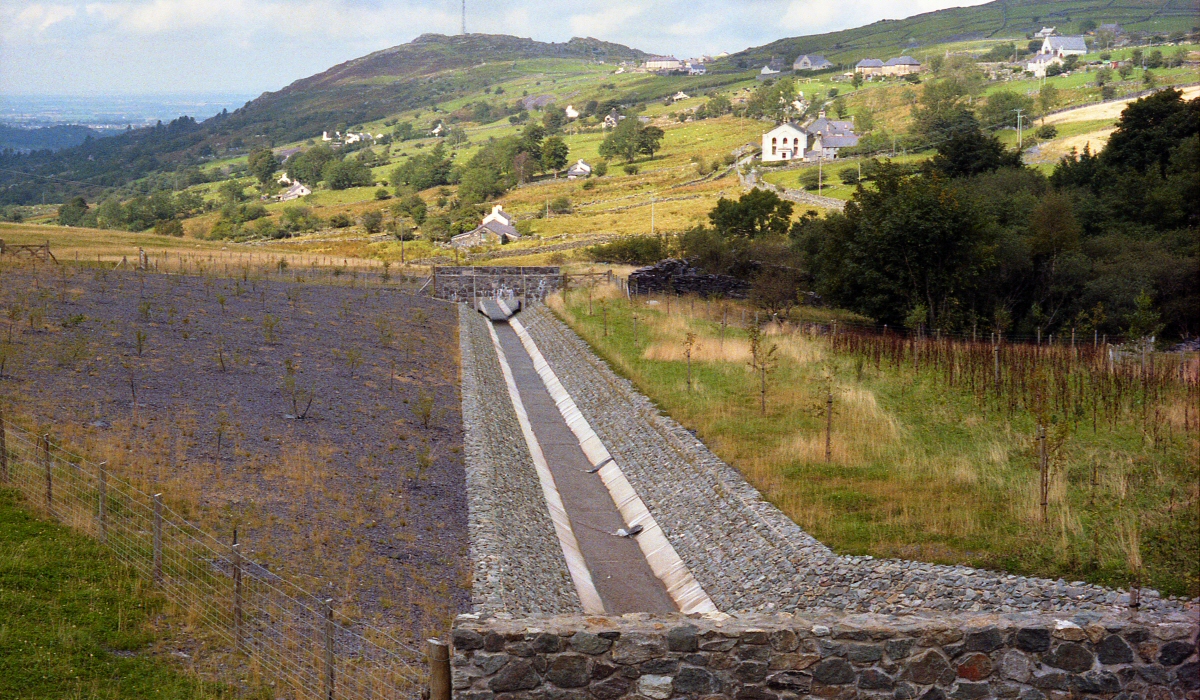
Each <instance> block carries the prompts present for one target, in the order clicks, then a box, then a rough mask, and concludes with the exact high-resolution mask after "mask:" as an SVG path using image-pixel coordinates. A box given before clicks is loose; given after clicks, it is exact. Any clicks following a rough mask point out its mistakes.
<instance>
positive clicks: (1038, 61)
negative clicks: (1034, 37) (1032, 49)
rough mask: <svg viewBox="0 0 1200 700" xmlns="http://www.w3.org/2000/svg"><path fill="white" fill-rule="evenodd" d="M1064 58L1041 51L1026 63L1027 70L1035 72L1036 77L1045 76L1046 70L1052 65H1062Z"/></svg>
mask: <svg viewBox="0 0 1200 700" xmlns="http://www.w3.org/2000/svg"><path fill="white" fill-rule="evenodd" d="M1062 64H1063V60H1062V59H1061V58H1059V57H1058V56H1056V55H1055V54H1052V53H1039V54H1037V55H1036V56H1034V57H1033V58H1031V59H1029V61H1028V62H1027V63H1026V64H1025V70H1027V71H1029V72H1030V73H1033V75H1034V76H1035V77H1038V78H1045V77H1046V70H1047V69H1049V68H1050V66H1061V65H1062Z"/></svg>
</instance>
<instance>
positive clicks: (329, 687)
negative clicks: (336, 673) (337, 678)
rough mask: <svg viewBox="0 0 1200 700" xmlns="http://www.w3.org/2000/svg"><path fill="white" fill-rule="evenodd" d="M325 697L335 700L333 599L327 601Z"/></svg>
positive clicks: (328, 699)
mask: <svg viewBox="0 0 1200 700" xmlns="http://www.w3.org/2000/svg"><path fill="white" fill-rule="evenodd" d="M324 636H325V673H324V674H322V675H324V677H325V697H326V698H327V700H333V681H334V678H333V598H326V599H325V635H324Z"/></svg>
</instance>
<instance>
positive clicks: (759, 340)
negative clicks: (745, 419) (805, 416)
mask: <svg viewBox="0 0 1200 700" xmlns="http://www.w3.org/2000/svg"><path fill="white" fill-rule="evenodd" d="M746 336H747V337H748V338H749V340H750V368H751V369H752V370H753V371H755V372H757V373H758V376H759V402H760V406H761V408H762V413H763V415H764V416H765V415H766V414H767V375H768V374H770V373H771V371H772V370H774V369H775V366H776V364H778V358H777V357H776V351H777V349H778V348H776V347H775V344H774V343H768V342H767V341H766V339H765V338H764V336H763V332H762V329H761V328H759V326H758V324H757V323H755V324H754V325H752V326H750V328H748V329H747V330H746Z"/></svg>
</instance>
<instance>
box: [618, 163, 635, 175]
mask: <svg viewBox="0 0 1200 700" xmlns="http://www.w3.org/2000/svg"><path fill="white" fill-rule="evenodd" d="M621 169H622V170H624V171H625V174H626V175H637V174H638V166H636V165H634V164H633V163H629V164H628V165H626V166H625V167H624V168H621Z"/></svg>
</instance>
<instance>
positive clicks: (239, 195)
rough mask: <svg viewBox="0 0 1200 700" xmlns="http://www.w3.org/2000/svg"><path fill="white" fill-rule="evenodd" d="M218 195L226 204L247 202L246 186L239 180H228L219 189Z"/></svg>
mask: <svg viewBox="0 0 1200 700" xmlns="http://www.w3.org/2000/svg"><path fill="white" fill-rule="evenodd" d="M217 194H219V195H220V197H221V199H222V200H223V201H224V202H225V203H226V204H237V203H238V202H244V201H246V199H247V197H246V186H245V185H243V184H242V183H241V182H240V181H238V180H226V181H225V182H222V183H221V185H220V186H219V187H218V188H217Z"/></svg>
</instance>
